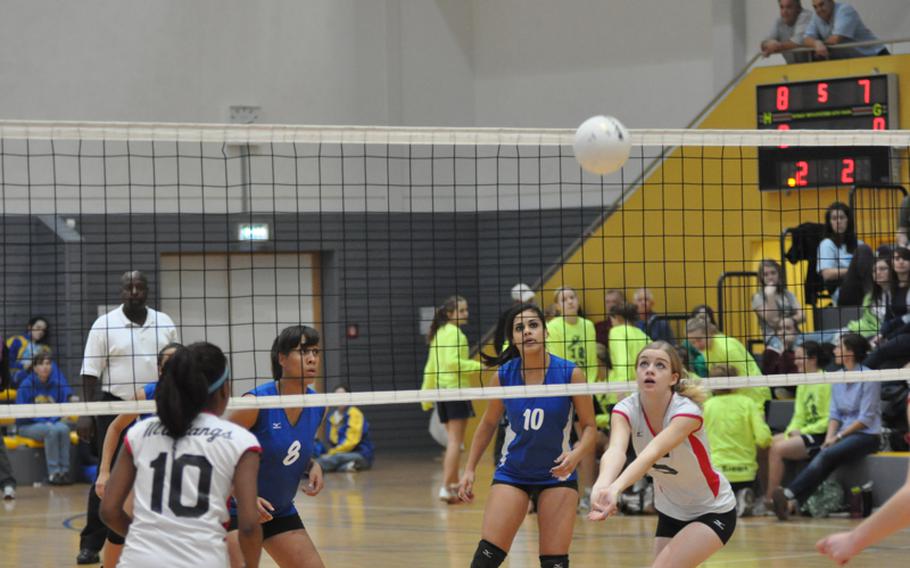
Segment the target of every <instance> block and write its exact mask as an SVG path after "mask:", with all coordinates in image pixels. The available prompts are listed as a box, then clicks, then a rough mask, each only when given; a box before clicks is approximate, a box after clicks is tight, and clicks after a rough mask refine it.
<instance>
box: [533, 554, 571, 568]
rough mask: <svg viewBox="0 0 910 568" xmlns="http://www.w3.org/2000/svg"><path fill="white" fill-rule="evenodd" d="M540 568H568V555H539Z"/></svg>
mask: <svg viewBox="0 0 910 568" xmlns="http://www.w3.org/2000/svg"><path fill="white" fill-rule="evenodd" d="M540 568H569V555H568V554H550V555H546V556H544V555H540Z"/></svg>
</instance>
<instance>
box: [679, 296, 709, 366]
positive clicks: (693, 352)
mask: <svg viewBox="0 0 910 568" xmlns="http://www.w3.org/2000/svg"><path fill="white" fill-rule="evenodd" d="M700 315H704V316H705V317H706V318H708V321H710V322H711V323H713V324H714V325H715V326H716V325H717V320H716V319H714V308H712V307H711V306H709V305H708V304H699V305H697V306H695V307H694V308H692V312H691V313H690V314H689V319H692V318H694V317H696V316H700ZM682 345H683V347H685V349H686V354H687V355H686V359H685V360H686V361H688V364H687V365H686V367H687V368H688V369H689V370H690V371H691V372H692V374H694V375H695V376H697V377H707V376H708V364H707V363H705V356H704V355H702V353H701V351H699V350H698V349H696V348H695V347H694V346H693V345H692V344H691V343H689V340H688V339H685V340H683V342H682Z"/></svg>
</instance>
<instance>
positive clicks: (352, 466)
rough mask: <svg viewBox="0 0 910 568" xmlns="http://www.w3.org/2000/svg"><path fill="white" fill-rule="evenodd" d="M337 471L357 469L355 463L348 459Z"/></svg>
mask: <svg viewBox="0 0 910 568" xmlns="http://www.w3.org/2000/svg"><path fill="white" fill-rule="evenodd" d="M338 471H344V472H351V471H357V464H356V463H354V462H352V461H349V462H348V463H346V464H344V465H343V466H341V467H339V468H338Z"/></svg>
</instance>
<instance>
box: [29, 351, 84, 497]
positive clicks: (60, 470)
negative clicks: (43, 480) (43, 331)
mask: <svg viewBox="0 0 910 568" xmlns="http://www.w3.org/2000/svg"><path fill="white" fill-rule="evenodd" d="M74 398H75V396H74V395H73V391H72V389H71V388H70V386H69V383H67V381H66V377H64V376H63V373H62V372H60V370H59V369H58V368H57V367H56V366H55V365H54V364H53V361H52V360H51V355H50V353H47V352H41V353H38V354H36V355H35V356H34V357H33V358H32V366H31V372H30V373H29V374H28V375H27V376H26V377H25V379H24V380H23V381H22V383H21V384H20V385H19V389H18V390H17V391H16V404H42V403H49V404H52V403H58V402H68V401H70V400H72V399H74ZM16 426H17V429H18V433H19V435H20V436H24V437H26V438H31V439H33V440H41V441H42V442H44V456H45V458H47V473H48V482H49V483H50V484H51V485H68V484H70V483H72V480H71V478H70V474H69V469H70V427H69V425H67V423H66V422H64V421H63V420H61V419H60V417H57V416H54V417H39V418H17V419H16Z"/></svg>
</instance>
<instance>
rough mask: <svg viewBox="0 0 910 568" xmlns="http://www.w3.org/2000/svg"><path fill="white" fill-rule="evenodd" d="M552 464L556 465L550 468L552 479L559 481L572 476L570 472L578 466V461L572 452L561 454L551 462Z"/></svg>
mask: <svg viewBox="0 0 910 568" xmlns="http://www.w3.org/2000/svg"><path fill="white" fill-rule="evenodd" d="M553 462H554V463H555V464H556V465H555V466H553V467H552V468H550V473H552V474H553V477H556V478H559V479H560V480H565V479H567V478H568V477H569V476H570V475H572V472H573V471H575V467H576V466H577V465H578V459H577V457H576V456H575V454H574V452H563V453H561V454H559V457H558V458H556V459H555V460H553Z"/></svg>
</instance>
